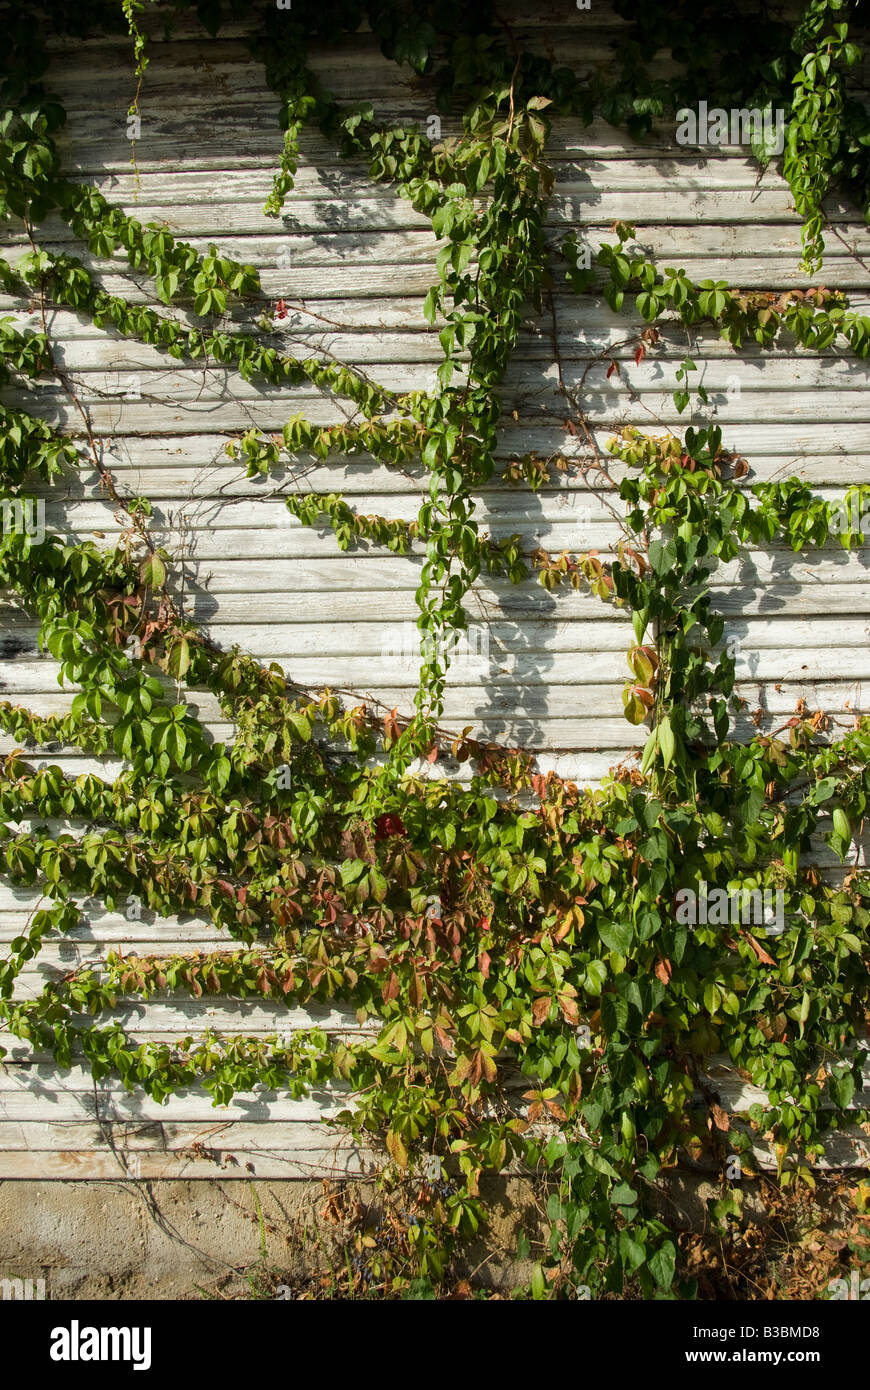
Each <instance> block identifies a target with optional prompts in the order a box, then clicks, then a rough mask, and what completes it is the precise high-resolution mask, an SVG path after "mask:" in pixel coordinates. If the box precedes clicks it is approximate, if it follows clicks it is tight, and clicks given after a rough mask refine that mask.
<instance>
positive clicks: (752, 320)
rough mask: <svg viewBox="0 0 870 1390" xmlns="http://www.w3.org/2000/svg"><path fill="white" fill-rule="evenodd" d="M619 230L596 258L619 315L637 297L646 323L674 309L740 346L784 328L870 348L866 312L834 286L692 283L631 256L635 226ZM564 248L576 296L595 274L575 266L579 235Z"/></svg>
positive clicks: (769, 340)
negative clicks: (777, 290) (773, 288)
mask: <svg viewBox="0 0 870 1390" xmlns="http://www.w3.org/2000/svg"><path fill="white" fill-rule="evenodd" d="M616 232H617V242H616V244H615V245H611V244H608V243H607V242H605V243H604V244H603V245H602V246H601V247H600V248H599V250H598V252H597V253H596V257H595V260H596V264H597V265H598V266H600V267H602V268H603V270H604V272H605V276H606V280H605V284H604V297H605V299H606V300H607V302H608V304H609V305H610V307H611V308H612V309H614V310H615V311H616V312H620V311H621V310H623V309H624V308H625V307H626V304H625V297H626V295H634V296H636V298H635V299H634V304H635V306H636V308H637V311H638V313H639V314H640V315H641V317H642V318H644V319H645V320H646V322H647V323H655V322H656V320H658V319H661V318H662V316H663V315H665V314H667V313H676V314H678V315H679V318H680V321H681V322H682V323H684V324H686V325H687V326H692V325H695V324H699V323H703V322H710V323H715V324H717V325H718V326H719V328H720V330H721V333H722V337H723V338H724V339H725V340H726V341H727V342H729V343H731V344H732V346H733V347H741V346H742V344H743V340H744V338H747V337H749V338H752V339H754V341H755V342H757V343H760V345H761V346H762V347H764V348H769V347H772V346H773V344H774V343H775V342H776V340H777V338H778V337H779V336H780V334H781V333H782V332H783V330H786V331H787V332H788V333H790V334H793V335H794V337H795V339H796V340H797V342H799V343H800V344H801V346H802V347H807V348H812V349H813V351H815V352H820V351H822V350H823V349H824V348H827V347H831V346H834V345H835V344H837V343H838V340H839V339H840V338H843V339H844V340H845V341H846V343H847V344H848V345H849V347H850V349H851V350H852V352H854V353H855V355H856V356H857V357H866V356H867V355H868V353H870V317H868V316H867V315H866V314H860V313H857V312H854V311H852V310H850V309H848V307H847V305H846V302H845V296H844V295H843V294H842V293H840V292H839V291H837V290H828V289H821V288H820V289H809V290H786V291H784V292H783V293H782V294H779V295H776V294H773V293H771V292H770V291H767V290H763V291H751V290H739V289H735V288H733V287H732V286H730V285H729V284H728V281H727V280H701V281H699V282H698V283H697V284H696V283H695V282H693V281H692V280H690V279H689V277H688V275H687V273H686V271H685V270H682V269H673V268H671V267H667V268H666V269H665V271H664V274H662V273H661V272H660V271H659V269H658V267H657V266H656V264H655V262H653V261H651V260H649V259H648V258H647V257H646V256H644V255H640V254H634V255H632V254H631V253H630V251H629V250H628V243H629V242H630V241H632V240H633V239H634V237H635V228H634V227H633V226H631V225H630V224H629V223H627V222H618V223H617V224H616ZM562 249H563V254H564V256H565V259H566V260H567V261H568V267H569V268H568V272H567V278H568V280H569V281H570V283H571V285H572V287H573V288H574V289H575V290H576V291H577V292H578V293H583V292H584V291H587V290H589V289H591V288H592V287H593V286H594V285H595V283H596V271H595V269H594V268H592V267H590V268H588V269H586V268H581V267H578V259H579V256H580V247H579V246H578V244H577V239H576V236H575V235H573V234H572V235H571V236H570V237H568V238H567V240H566V241H565V243H564V246H563V248H562Z"/></svg>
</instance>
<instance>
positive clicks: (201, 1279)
mask: <svg viewBox="0 0 870 1390" xmlns="http://www.w3.org/2000/svg"><path fill="white" fill-rule="evenodd" d="M418 1186H419V1184H418ZM399 1197H400V1200H398V1201H397V1200H396V1193H393V1194H392V1197H391V1198H385V1197H384V1194H383V1193H381V1192H380V1191H379V1190H378V1189H377V1188H376V1187H375V1185H374V1184H373V1183H371V1182H368V1183H364V1182H355V1183H345V1184H341V1185H335V1184H330V1183H329V1182H323V1181H311V1182H300V1181H292V1182H265V1181H264V1182H260V1181H254V1180H250V1181H239V1180H234V1181H230V1180H227V1181H196V1182H169V1181H161V1182H150V1183H144V1182H140V1183H136V1182H127V1181H124V1182H120V1181H119V1182H5V1183H3V1184H0V1279H12V1278H19V1279H34V1280H36V1279H42V1280H43V1281H44V1286H43V1287H44V1290H45V1296H46V1297H47V1298H50V1299H62V1298H72V1299H82V1298H96V1299H118V1300H124V1299H137V1298H159V1299H198V1298H217V1299H236V1298H266V1299H269V1298H282V1299H287V1298H293V1299H300V1298H301V1299H321V1298H360V1297H362V1298H383V1297H388V1298H389V1297H395V1298H402V1297H405V1298H407V1297H409V1296H411V1297H432V1296H433V1292H434V1296H436V1297H441V1298H444V1297H446V1298H468V1297H477V1298H481V1297H483V1298H492V1297H495V1298H505V1297H508V1298H509V1297H511V1293H512V1290H514V1289H516V1288H517V1287H518V1286H520V1285H522V1284H523V1282H524V1281H525V1280H526V1279H527V1278H528V1273H529V1269H530V1264H531V1261H533V1260H535V1259H537V1258H539V1256H540V1254H541V1248H540V1245H539V1242H540V1240H541V1237H542V1235H543V1231H544V1221H543V1205H544V1202H545V1200H546V1194H545V1193H543V1192H542V1189H541V1188H540V1186H536V1185H535V1184H533V1183H532V1182H531V1181H528V1180H526V1179H520V1178H516V1179H512V1178H505V1179H499V1180H498V1181H495V1182H492V1183H491V1184H490V1185H489V1189H488V1191H487V1197H488V1199H489V1200H488V1204H489V1205H490V1208H491V1211H492V1216H491V1221H490V1225H489V1226H488V1228H487V1229H486V1231H485V1232H484V1233H482V1234H481V1235H480V1236H479V1237H478V1238H477V1239H475V1240H474V1241H473V1242H471V1243H470V1244H468V1245H465V1246H463V1247H462V1249H461V1250H460V1251H457V1252H456V1253H455V1254H454V1255H452V1256H451V1257H450V1259H449V1260H448V1263H447V1266H446V1268H445V1269H444V1271H443V1275H442V1276H441V1277H440V1278H434V1279H433V1278H429V1279H425V1280H423V1281H420V1280H419V1279H416V1280H415V1278H414V1275H415V1273H416V1270H415V1258H414V1256H413V1254H412V1251H413V1242H411V1241H409V1238H408V1237H409V1223H410V1224H411V1225H413V1224H415V1221H414V1219H413V1218H412V1214H411V1208H412V1206H413V1201H412V1200H409V1199H408V1198H407V1196H405V1197H401V1194H399ZM661 1205H662V1213H663V1215H664V1214H666V1215H667V1219H668V1220H669V1221H670V1222H671V1223H672V1224H673V1225H674V1226H676V1227H678V1228H681V1229H682V1232H683V1233H682V1234H681V1236H680V1242H679V1243H680V1250H681V1256H682V1264H683V1273H684V1274H685V1275H686V1276H687V1277H691V1278H694V1279H696V1280H697V1294H696V1296H697V1297H698V1298H700V1299H734V1298H739V1299H747V1298H748V1299H771V1298H785V1299H807V1298H819V1297H826V1296H828V1294H827V1292H826V1291H827V1289H828V1286H829V1285H830V1284H831V1282H832V1281H833V1280H835V1279H837V1278H845V1279H846V1281H847V1285H848V1286H849V1287H850V1288H852V1286H853V1285H854V1286H855V1287H860V1282H861V1279H862V1277H863V1276H864V1275H867V1274H870V1216H868V1212H870V1184H868V1182H867V1181H866V1176H864V1177H862V1175H861V1174H857V1173H845V1174H843V1173H841V1174H838V1175H837V1176H836V1177H826V1178H821V1177H819V1178H817V1179H816V1185H815V1188H814V1189H813V1188H812V1187H810V1186H807V1185H803V1184H802V1185H801V1186H799V1187H797V1188H785V1189H782V1188H780V1187H779V1186H778V1184H777V1183H776V1181H775V1180H773V1179H768V1178H756V1179H753V1180H752V1181H751V1182H749V1181H747V1182H746V1183H744V1184H743V1185H742V1186H741V1188H740V1189H739V1191H738V1192H735V1190H734V1189H731V1190H730V1192H729V1193H727V1194H725V1196H724V1197H723V1193H722V1191H721V1189H720V1188H718V1187H715V1186H713V1185H712V1184H711V1182H710V1181H709V1179H705V1178H704V1177H703V1176H699V1175H698V1174H697V1173H692V1172H683V1171H676V1170H675V1171H674V1172H672V1173H671V1174H670V1175H669V1177H668V1181H667V1184H666V1187H665V1190H664V1191H663V1193H662V1197H661ZM413 1210H414V1211H419V1209H418V1208H417V1207H413ZM521 1232H522V1233H524V1235H525V1238H526V1240H527V1241H528V1243H529V1247H530V1252H529V1253H528V1255H527V1257H526V1258H524V1259H519V1258H518V1257H517V1239H518V1237H519V1236H520V1233H521ZM853 1271H857V1274H853ZM430 1273H431V1272H430ZM850 1280H851V1282H850ZM868 1287H870V1285H868ZM421 1290H422V1291H421ZM8 1296H9V1295H8V1294H7V1297H8ZM627 1296H629V1297H630V1296H631V1294H630V1291H629V1292H627Z"/></svg>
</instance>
